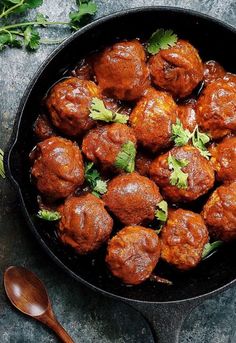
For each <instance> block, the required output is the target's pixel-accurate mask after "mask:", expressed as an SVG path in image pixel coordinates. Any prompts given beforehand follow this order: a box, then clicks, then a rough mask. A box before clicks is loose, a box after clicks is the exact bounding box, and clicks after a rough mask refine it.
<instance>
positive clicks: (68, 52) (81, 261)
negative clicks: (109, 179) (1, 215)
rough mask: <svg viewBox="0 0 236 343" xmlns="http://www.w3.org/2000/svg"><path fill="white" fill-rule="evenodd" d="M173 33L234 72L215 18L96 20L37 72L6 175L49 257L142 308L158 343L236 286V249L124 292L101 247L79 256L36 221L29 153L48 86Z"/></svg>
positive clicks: (168, 15) (230, 44)
mask: <svg viewBox="0 0 236 343" xmlns="http://www.w3.org/2000/svg"><path fill="white" fill-rule="evenodd" d="M158 27H159V28H160V27H163V28H166V29H167V28H171V29H173V30H174V31H175V32H176V33H177V34H178V35H179V37H181V38H184V39H188V40H189V41H190V42H191V43H192V44H193V45H194V46H195V47H197V49H199V52H200V55H201V56H202V58H203V59H204V60H209V59H215V60H217V61H218V62H220V63H221V64H222V65H223V66H224V67H225V68H226V69H227V70H228V71H231V72H234V73H235V72H236V69H235V60H236V49H234V47H235V43H236V30H235V29H234V28H233V27H231V26H229V25H226V24H224V23H222V22H220V21H218V20H216V19H213V18H211V17H209V16H206V15H203V14H199V13H197V12H193V11H190V10H184V9H178V8H171V7H147V8H137V9H131V10H128V11H123V12H120V13H115V14H112V15H109V16H107V17H105V18H102V19H99V20H97V21H95V22H93V23H91V24H89V25H88V26H86V27H85V28H83V29H81V30H80V31H79V32H77V33H75V34H74V35H73V36H71V37H70V38H69V39H68V40H66V41H65V42H64V43H62V44H61V45H60V46H59V47H58V49H56V50H55V51H54V52H53V53H52V54H51V55H50V56H49V58H48V59H47V60H46V62H45V63H44V64H43V65H42V66H41V67H40V69H39V70H38V72H37V74H36V75H35V77H34V78H33V80H32V81H31V83H30V85H29V86H28V88H27V90H26V92H25V95H24V97H23V99H22V101H21V104H20V107H19V110H18V113H17V116H16V122H15V127H14V132H13V136H12V139H11V142H10V144H9V148H8V151H7V153H6V154H5V156H6V157H5V167H6V171H7V175H8V176H9V178H10V179H11V181H12V182H13V185H14V186H15V188H16V190H17V192H18V194H19V198H20V201H21V207H22V210H23V212H24V215H25V218H26V221H27V223H28V224H29V227H30V229H31V231H32V232H33V234H34V235H35V237H36V239H37V240H38V241H39V242H40V244H41V246H42V247H43V248H44V249H45V251H46V252H47V253H48V255H49V256H50V257H51V258H52V259H53V260H54V261H55V262H56V263H57V264H58V265H60V266H61V267H62V268H63V269H64V270H65V271H67V272H68V273H69V274H70V275H71V276H73V277H74V278H75V279H77V280H78V281H80V282H82V283H83V284H85V285H87V286H89V287H91V288H92V289H94V290H96V291H97V292H99V293H103V294H105V295H108V296H111V297H114V298H118V299H120V300H123V301H125V302H128V303H129V304H130V305H132V306H133V307H135V308H136V309H138V310H139V311H141V312H142V313H143V315H144V316H145V317H146V318H147V319H148V320H149V322H150V323H152V324H153V332H154V336H155V338H157V337H158V339H159V341H160V342H161V343H173V342H177V341H178V336H179V331H180V327H181V324H182V321H183V319H184V318H185V317H186V315H187V314H188V313H189V312H190V310H191V309H192V308H193V307H194V306H196V305H197V304H198V303H199V302H200V301H201V300H202V299H204V298H206V297H208V296H209V295H212V294H215V293H216V292H218V291H220V290H223V289H225V288H226V287H229V286H230V285H232V284H233V283H234V282H235V280H236V268H235V266H236V254H235V244H232V245H228V246H227V247H226V248H222V249H221V251H220V252H219V253H217V254H215V255H213V256H212V257H211V258H209V259H207V260H206V261H204V262H202V263H201V264H200V265H199V267H198V268H196V269H195V270H193V271H191V272H185V273H180V272H175V271H173V270H171V269H168V268H167V267H166V266H162V265H161V264H160V267H159V272H160V274H162V275H165V276H166V277H168V278H170V279H171V280H172V281H173V282H174V285H173V286H171V287H166V286H161V285H157V284H154V283H151V282H150V281H148V282H145V283H144V284H142V285H140V286H135V287H127V286H124V285H121V284H120V282H119V281H118V280H115V279H114V278H113V277H111V275H110V273H109V272H108V271H107V269H106V267H105V264H104V253H105V251H104V249H101V250H100V251H99V253H97V254H96V255H94V256H87V257H80V256H77V255H75V254H74V253H73V252H72V251H71V250H70V249H65V248H63V247H62V246H61V244H60V243H59V242H58V240H57V237H56V233H55V231H54V230H53V229H52V228H50V229H48V227H47V226H46V225H47V224H45V222H43V223H42V222H41V221H40V220H39V219H37V218H36V217H35V213H36V212H37V211H38V205H37V202H36V193H35V190H34V188H33V187H32V185H31V184H30V178H29V168H30V165H29V162H28V154H29V151H30V150H31V148H32V147H33V145H34V143H35V142H34V140H33V138H32V125H33V122H34V121H35V118H36V116H37V114H38V109H39V105H40V101H41V99H42V98H43V96H44V95H45V93H46V91H47V90H48V89H49V87H50V86H51V85H52V84H53V83H54V82H56V81H57V80H58V79H59V78H61V77H62V76H63V75H65V73H66V71H67V69H68V68H71V67H73V65H75V64H76V62H77V61H78V60H79V59H81V58H82V57H83V56H86V55H88V54H89V53H90V52H91V51H92V50H96V49H101V48H102V47H104V46H107V45H109V44H111V43H113V42H114V41H115V40H116V39H122V38H125V39H127V38H128V39H129V38H135V37H141V38H144V39H147V38H148V37H149V36H150V34H151V33H152V32H153V31H154V30H156V29H157V28H158Z"/></svg>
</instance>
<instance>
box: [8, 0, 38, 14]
mask: <svg viewBox="0 0 236 343" xmlns="http://www.w3.org/2000/svg"><path fill="white" fill-rule="evenodd" d="M15 3H16V4H19V7H17V8H15V9H14V13H23V12H25V11H27V10H29V9H32V8H37V7H39V6H41V5H42V4H43V0H23V3H22V1H17V0H16V2H15ZM21 3H22V4H21Z"/></svg>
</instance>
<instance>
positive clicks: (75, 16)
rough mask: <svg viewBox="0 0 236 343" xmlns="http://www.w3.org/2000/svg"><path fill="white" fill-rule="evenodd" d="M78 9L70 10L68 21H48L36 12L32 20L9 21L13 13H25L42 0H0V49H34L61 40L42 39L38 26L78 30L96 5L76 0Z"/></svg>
mask: <svg viewBox="0 0 236 343" xmlns="http://www.w3.org/2000/svg"><path fill="white" fill-rule="evenodd" d="M76 3H77V6H78V9H77V10H76V11H74V12H71V13H70V15H69V19H70V20H69V21H53V22H52V21H49V20H48V18H47V17H46V16H44V15H43V14H41V13H38V14H37V16H36V18H35V19H34V20H32V21H20V22H15V21H13V23H12V22H11V16H13V15H14V14H19V13H20V14H21V13H25V12H26V11H27V10H29V9H33V8H37V7H39V6H41V5H42V4H43V0H2V1H1V4H0V20H1V19H4V25H3V24H2V25H0V51H1V50H3V49H4V48H6V47H7V46H9V47H17V48H20V47H22V46H24V47H26V48H27V49H28V50H36V49H38V48H39V45H40V43H47V44H48V43H50V44H57V43H58V42H61V41H62V40H59V41H58V39H56V40H42V39H41V38H40V34H39V31H38V29H37V28H38V27H47V26H56V25H62V26H69V27H70V28H71V29H72V30H78V29H79V28H80V27H81V25H83V24H84V23H85V20H86V19H87V18H88V17H90V16H91V15H94V14H95V13H96V11H97V6H96V4H95V3H94V2H93V1H90V0H77V1H76Z"/></svg>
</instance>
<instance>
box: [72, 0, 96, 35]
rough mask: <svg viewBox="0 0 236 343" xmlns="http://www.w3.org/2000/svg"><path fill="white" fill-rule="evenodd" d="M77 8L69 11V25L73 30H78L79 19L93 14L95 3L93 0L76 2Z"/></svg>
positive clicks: (79, 25)
mask: <svg viewBox="0 0 236 343" xmlns="http://www.w3.org/2000/svg"><path fill="white" fill-rule="evenodd" d="M77 4H78V6H79V9H78V11H75V12H71V13H70V15H69V17H70V25H71V28H72V29H74V30H78V29H79V28H80V27H81V21H82V20H84V19H86V17H88V16H91V15H94V14H95V13H96V12H97V5H96V4H95V2H93V1H88V2H81V1H79V2H77Z"/></svg>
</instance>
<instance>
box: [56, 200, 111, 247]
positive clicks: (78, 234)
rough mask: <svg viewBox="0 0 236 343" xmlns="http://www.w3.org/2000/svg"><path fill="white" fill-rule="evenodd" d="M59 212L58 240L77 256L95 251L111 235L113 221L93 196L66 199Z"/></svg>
mask: <svg viewBox="0 0 236 343" xmlns="http://www.w3.org/2000/svg"><path fill="white" fill-rule="evenodd" d="M59 212H60V214H61V220H60V224H59V236H60V239H61V240H62V242H63V243H65V244H68V245H70V246H71V247H72V248H74V249H75V250H76V251H77V252H78V253H79V254H87V253H89V252H92V251H94V250H97V249H98V248H100V246H101V245H102V244H103V243H104V242H106V241H107V240H108V238H109V236H110V234H111V231H112V226H113V220H112V218H111V217H110V215H109V214H108V213H107V211H106V210H105V208H104V203H103V201H102V200H101V199H99V198H97V197H96V196H95V195H93V194H86V195H81V196H79V197H72V198H69V199H67V200H66V201H65V203H64V205H62V206H61V207H60V208H59Z"/></svg>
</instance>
